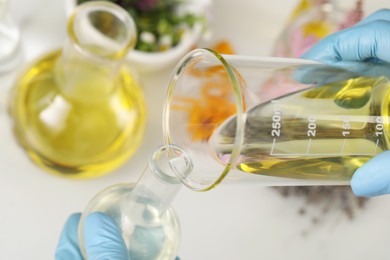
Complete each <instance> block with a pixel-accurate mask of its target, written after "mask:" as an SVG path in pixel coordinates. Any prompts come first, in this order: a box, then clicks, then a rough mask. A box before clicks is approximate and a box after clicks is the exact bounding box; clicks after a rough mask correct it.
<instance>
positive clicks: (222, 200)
mask: <svg viewBox="0 0 390 260" xmlns="http://www.w3.org/2000/svg"><path fill="white" fill-rule="evenodd" d="M26 1H27V0H26ZM62 1H63V0H46V2H45V5H44V7H43V8H40V10H39V11H38V12H36V13H35V14H34V16H32V17H31V18H30V20H28V21H27V22H25V23H24V24H23V27H22V29H23V30H22V37H23V49H24V51H25V57H26V61H30V60H32V59H34V58H36V57H38V56H40V55H41V54H43V53H45V52H46V51H48V50H51V49H53V48H57V47H60V46H61V44H62V43H63V40H64V37H65V22H66V21H65V14H64V7H63V2H62ZM296 2H297V1H285V0H274V1H270V2H268V1H256V0H241V1H235V0H214V9H213V14H214V15H213V17H214V18H213V20H212V22H213V25H212V29H213V38H212V39H213V40H219V39H228V40H229V41H230V42H231V43H232V44H233V46H234V48H235V49H236V51H237V53H240V54H248V55H262V56H267V55H268V54H269V53H270V50H271V48H272V43H273V41H274V39H275V37H276V36H277V35H278V33H279V32H280V30H281V28H282V26H283V24H284V21H285V17H286V16H287V15H288V13H289V12H290V11H291V9H292V7H293V6H294V5H295V4H296ZM366 2H369V1H366ZM384 2H385V1H381V0H377V1H371V2H370V3H369V4H368V6H367V8H366V9H367V10H368V12H371V11H372V10H375V9H377V8H378V7H381V6H385V4H384ZM388 7H389V4H388ZM283 17H284V18H283ZM170 72H171V68H168V69H167V70H166V71H162V72H160V73H155V74H153V75H147V76H145V75H143V76H142V78H141V81H142V84H143V86H144V93H145V97H146V101H147V105H148V113H149V117H148V121H147V128H146V133H145V139H144V142H143V144H142V146H141V148H140V149H139V150H138V151H137V153H136V154H135V156H133V157H132V158H131V159H130V160H129V161H128V162H127V163H126V164H125V165H124V166H123V167H121V168H120V169H119V170H117V171H115V172H113V173H111V174H109V175H107V176H104V177H101V178H98V179H93V180H85V181H76V180H69V179H63V178H59V177H55V176H52V175H49V174H47V173H44V172H42V171H41V170H40V169H38V168H37V167H36V166H35V165H33V164H32V163H31V162H30V161H29V159H28V158H27V157H26V155H25V153H24V152H23V151H22V149H21V148H20V147H19V146H18V145H17V144H16V143H15V140H14V138H13V135H12V133H11V129H10V121H9V118H8V115H7V113H6V108H5V106H4V101H5V100H6V95H7V93H8V90H9V89H10V88H11V85H12V82H13V79H14V77H15V75H16V71H15V72H14V73H11V74H8V75H6V76H1V77H0V205H1V215H0V259H37V260H45V259H53V258H54V251H55V247H56V244H57V241H58V237H59V234H60V231H61V229H62V226H63V224H64V222H65V220H66V218H67V217H68V216H69V215H70V214H71V213H73V212H79V211H82V210H83V209H84V207H85V205H86V204H87V203H88V201H89V200H90V199H91V198H92V197H93V196H94V195H95V194H96V193H97V192H98V191H100V190H101V189H103V188H105V187H107V186H109V185H112V184H115V183H119V182H124V181H126V182H128V181H134V180H136V179H137V177H138V176H139V174H140V173H141V171H142V170H143V169H144V167H145V165H146V163H147V159H148V157H149V155H150V154H151V152H152V151H153V150H154V148H155V147H156V146H157V145H159V144H160V143H161V141H162V139H161V109H162V104H163V98H164V92H165V87H166V83H167V80H168V78H169V75H170ZM301 204H302V201H300V200H299V199H297V198H289V199H284V198H282V197H281V196H280V195H278V194H277V193H276V192H275V191H274V190H272V189H271V188H267V187H253V186H250V187H248V186H227V185H222V186H220V187H218V188H216V189H215V190H213V191H210V192H206V193H196V192H193V191H189V190H187V189H185V188H183V189H182V190H181V191H180V192H179V195H178V196H177V198H176V199H175V201H174V203H173V206H174V207H175V209H176V210H177V212H178V215H179V217H180V220H181V223H182V242H181V248H180V252H179V256H180V257H181V258H182V259H184V260H198V259H204V260H207V259H225V260H229V259H232V260H233V259H267V260H270V259H272V260H273V259H275V260H276V259H289V260H294V259H299V260H301V259H323V260H325V259H343V260H345V259H354V260H360V259H361V260H366V259H388V258H389V257H388V254H389V253H388V252H389V250H388V248H389V241H390V196H384V197H380V198H375V199H372V200H370V201H369V203H368V204H367V206H366V209H365V210H363V211H359V212H358V214H357V216H356V217H355V218H354V220H353V221H349V220H347V219H346V218H345V217H344V215H343V214H342V213H341V212H333V213H331V214H329V216H327V217H325V218H324V219H325V220H324V222H323V223H322V224H320V225H317V226H315V227H314V228H310V218H308V217H302V216H300V215H299V214H298V213H297V212H298V209H299V207H300V205H301ZM304 231H309V232H308V235H306V236H303V235H302V232H304Z"/></svg>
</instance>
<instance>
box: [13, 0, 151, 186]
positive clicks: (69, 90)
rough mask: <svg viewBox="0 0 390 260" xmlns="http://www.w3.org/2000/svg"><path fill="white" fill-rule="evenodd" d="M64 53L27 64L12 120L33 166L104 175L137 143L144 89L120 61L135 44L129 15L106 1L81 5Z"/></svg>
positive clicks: (15, 95)
mask: <svg viewBox="0 0 390 260" xmlns="http://www.w3.org/2000/svg"><path fill="white" fill-rule="evenodd" d="M67 29H68V37H67V41H66V43H65V45H64V47H63V48H62V49H59V50H55V51H52V52H49V53H48V54H46V55H45V56H43V57H42V58H40V59H38V60H37V61H35V62H34V63H33V64H30V66H29V67H27V69H26V70H25V71H23V72H22V73H21V75H20V76H19V77H18V80H17V81H16V83H15V85H14V87H13V93H12V97H11V100H10V115H11V117H12V119H13V120H12V121H13V128H14V132H15V135H16V137H17V140H18V141H19V143H20V144H21V145H22V146H23V148H24V149H25V150H26V152H27V154H28V155H29V157H30V158H31V159H32V161H33V162H34V163H36V164H37V165H39V166H40V167H41V168H43V169H45V170H46V171H48V172H51V173H54V174H57V175H61V176H66V177H73V178H90V177H97V176H100V175H102V174H106V173H108V172H110V171H112V170H113V169H115V168H117V167H119V166H120V165H122V164H123V163H124V162H125V161H126V160H127V159H128V158H129V157H130V156H131V155H132V154H133V153H134V152H135V151H136V150H137V148H138V146H139V144H140V143H141V140H142V137H143V133H144V126H145V121H146V106H145V102H144V98H143V95H142V89H141V87H140V86H139V84H138V83H137V80H136V78H135V76H134V74H133V71H131V69H130V67H129V66H128V64H127V63H126V61H125V57H126V55H127V53H128V52H129V51H130V50H132V48H133V47H134V45H135V42H136V35H137V33H136V27H135V25H134V21H133V19H132V18H131V17H130V16H129V14H128V12H127V11H126V10H124V9H123V8H121V7H119V6H118V5H115V4H113V3H110V2H103V1H93V2H89V3H85V4H82V5H79V6H78V7H77V8H76V9H75V11H74V13H73V15H72V16H71V17H70V18H69V21H68V27H67Z"/></svg>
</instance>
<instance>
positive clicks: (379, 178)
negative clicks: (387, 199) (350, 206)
mask: <svg viewBox="0 0 390 260" xmlns="http://www.w3.org/2000/svg"><path fill="white" fill-rule="evenodd" d="M389 163H390V151H385V152H383V153H381V154H379V155H377V156H375V157H374V158H373V159H371V160H370V161H368V162H367V163H366V164H364V165H363V166H362V167H360V168H359V169H358V170H357V171H356V172H355V174H354V175H353V176H352V180H351V188H352V191H353V192H354V193H355V194H356V195H357V196H364V197H373V196H378V195H384V194H390V170H389Z"/></svg>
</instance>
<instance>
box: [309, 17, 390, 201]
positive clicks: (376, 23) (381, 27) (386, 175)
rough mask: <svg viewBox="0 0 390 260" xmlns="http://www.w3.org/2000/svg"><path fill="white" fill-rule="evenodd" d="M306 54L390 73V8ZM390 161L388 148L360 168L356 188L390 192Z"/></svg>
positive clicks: (371, 72) (365, 193)
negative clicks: (389, 164) (389, 169)
mask: <svg viewBox="0 0 390 260" xmlns="http://www.w3.org/2000/svg"><path fill="white" fill-rule="evenodd" d="M302 58H304V59H310V60H316V61H320V62H323V63H326V64H330V65H334V66H337V67H343V68H344V69H347V70H350V71H352V72H357V73H362V72H363V73H364V74H366V75H368V76H376V75H390V9H382V10H379V11H377V12H375V13H373V14H372V15H370V16H368V17H367V18H365V19H364V20H362V21H361V22H359V23H358V24H356V25H355V26H353V27H351V28H348V29H345V30H342V31H339V32H337V33H334V34H332V35H330V36H328V37H326V38H324V39H323V40H321V41H320V42H318V43H317V44H316V45H314V46H313V47H312V48H311V49H310V50H308V51H307V52H306V53H304V54H303V55H302ZM383 70H387V71H386V72H385V71H383ZM388 162H390V151H385V152H383V153H381V154H379V155H378V156H376V157H374V158H373V159H371V160H370V161H369V162H368V163H366V164H365V165H363V166H362V167H361V168H359V169H358V170H357V171H356V173H355V174H354V175H353V178H352V180H351V186H352V190H353V192H354V193H355V194H356V195H358V196H369V197H370V196H377V195H383V194H390V172H389V171H388Z"/></svg>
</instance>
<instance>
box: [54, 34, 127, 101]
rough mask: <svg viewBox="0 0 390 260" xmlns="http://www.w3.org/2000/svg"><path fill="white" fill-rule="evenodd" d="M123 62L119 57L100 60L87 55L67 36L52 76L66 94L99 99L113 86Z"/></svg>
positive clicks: (110, 91) (74, 97)
mask: <svg viewBox="0 0 390 260" xmlns="http://www.w3.org/2000/svg"><path fill="white" fill-rule="evenodd" d="M122 65H123V60H122V59H119V60H107V61H103V60H99V59H96V58H94V57H88V56H86V55H84V54H83V53H81V52H80V50H78V49H77V47H76V46H75V45H74V44H73V43H72V41H70V40H67V42H66V43H65V46H64V47H63V48H62V51H61V54H60V56H59V58H58V59H57V62H56V64H55V78H56V82H57V85H58V86H59V88H60V90H61V92H62V93H63V94H64V95H65V96H67V97H69V98H71V99H77V100H79V99H85V98H86V97H88V100H99V99H102V98H105V97H107V96H109V95H110V94H111V93H112V92H113V91H114V90H115V86H117V84H116V82H117V80H118V78H119V76H120V72H121V68H122Z"/></svg>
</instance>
